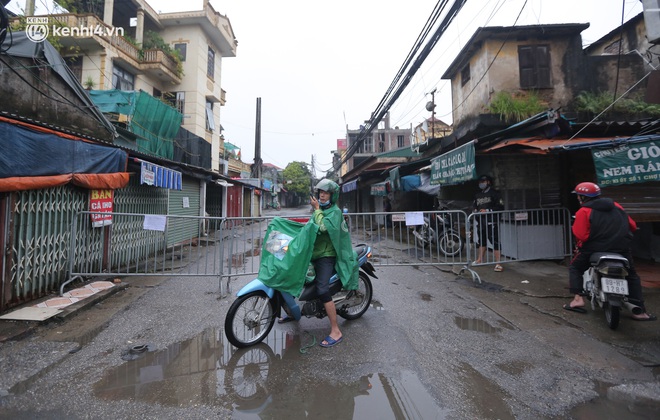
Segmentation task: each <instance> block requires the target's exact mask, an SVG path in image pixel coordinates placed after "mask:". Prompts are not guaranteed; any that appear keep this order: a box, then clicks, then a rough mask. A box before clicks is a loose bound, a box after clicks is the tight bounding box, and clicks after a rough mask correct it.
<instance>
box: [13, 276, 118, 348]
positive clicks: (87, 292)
mask: <svg viewBox="0 0 660 420" xmlns="http://www.w3.org/2000/svg"><path fill="white" fill-rule="evenodd" d="M128 286H129V285H128V284H127V283H122V282H121V281H120V282H118V283H117V282H113V281H98V280H95V281H91V282H89V283H86V284H84V285H81V286H80V287H77V288H75V289H71V290H69V291H68V292H66V293H64V294H63V296H53V297H49V298H45V299H41V300H39V301H37V302H30V303H28V304H26V305H22V306H19V307H17V308H13V309H12V310H10V311H9V312H7V313H5V314H3V315H2V316H0V343H2V342H5V341H14V340H20V339H21V338H23V337H25V336H27V335H29V334H30V333H31V332H32V331H33V330H34V329H35V328H37V327H38V326H39V325H41V324H43V323H46V322H50V321H52V320H58V321H62V320H64V319H66V318H68V317H69V316H72V315H75V314H76V313H77V312H78V311H81V310H83V309H86V308H89V307H90V306H92V305H95V304H96V303H98V302H100V301H102V300H104V299H106V298H108V297H109V296H112V295H113V294H115V293H117V292H119V291H120V290H124V289H126V288H127V287H128Z"/></svg>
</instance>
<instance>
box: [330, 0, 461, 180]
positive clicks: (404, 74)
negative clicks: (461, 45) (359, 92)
mask: <svg viewBox="0 0 660 420" xmlns="http://www.w3.org/2000/svg"><path fill="white" fill-rule="evenodd" d="M465 2H466V0H455V1H454V3H453V5H452V6H451V7H450V8H449V10H448V12H447V14H446V15H445V18H444V19H443V21H442V22H441V23H440V24H439V25H438V27H437V29H436V30H435V32H434V33H433V34H432V35H431V38H430V39H429V41H428V42H427V43H426V45H425V46H424V48H422V49H421V52H419V54H418V55H417V57H416V58H415V54H417V52H418V51H419V50H420V48H421V47H422V43H423V42H424V40H425V39H426V38H427V37H428V36H429V34H430V32H431V29H432V28H433V27H434V26H435V24H436V23H437V21H438V19H439V18H440V15H441V14H442V12H443V10H444V9H445V7H446V6H447V3H448V0H439V1H438V3H437V4H436V6H435V8H434V9H433V12H432V13H431V16H430V17H429V19H428V20H427V22H426V25H425V26H424V28H423V29H422V32H421V33H420V34H419V36H418V37H417V41H416V42H415V45H414V46H413V48H412V49H411V50H410V52H409V53H408V56H407V57H406V59H405V60H404V63H403V65H402V66H401V68H400V69H399V71H398V72H397V74H396V76H395V77H394V80H393V81H392V83H391V84H390V86H389V88H388V89H387V92H385V95H384V96H383V98H382V99H381V100H380V103H379V104H378V106H377V107H376V110H375V111H374V112H373V113H372V114H371V118H370V119H369V121H368V122H367V124H366V125H365V127H364V129H362V131H360V133H359V134H358V137H357V140H356V141H355V143H353V144H351V145H350V146H349V148H348V150H346V155H345V156H344V157H343V158H342V159H341V161H340V162H338V163H337V164H336V165H335V167H334V169H335V170H338V169H339V168H340V167H341V165H343V164H344V163H345V162H347V161H348V160H349V159H350V158H351V157H352V156H353V154H354V153H355V152H356V151H357V150H358V149H359V148H360V146H361V145H362V143H364V141H365V140H366V139H367V137H368V136H369V135H370V134H371V132H372V131H373V130H374V128H375V127H376V126H377V125H378V122H379V121H380V120H381V119H382V118H383V116H384V115H385V114H386V113H387V111H389V109H390V108H391V107H392V105H393V104H394V102H396V100H397V99H398V98H399V96H400V95H401V93H402V92H403V90H404V89H405V88H406V86H408V84H409V83H410V81H411V80H412V78H413V76H414V75H415V73H417V70H419V68H420V66H421V65H422V63H423V62H424V60H425V59H426V57H428V55H429V54H430V53H431V50H433V47H434V46H435V44H436V43H437V42H438V40H439V39H440V37H441V36H442V35H443V34H444V33H445V30H446V29H447V27H448V26H449V24H450V23H451V22H452V21H453V20H454V18H455V17H456V15H457V14H458V12H459V11H460V10H461V8H462V7H463V5H464V4H465ZM413 58H414V61H413ZM406 69H407V70H406Z"/></svg>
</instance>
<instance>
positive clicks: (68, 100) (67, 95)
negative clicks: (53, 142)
mask: <svg viewBox="0 0 660 420" xmlns="http://www.w3.org/2000/svg"><path fill="white" fill-rule="evenodd" d="M5 61H9V62H11V68H12V70H9V69H8V68H5V70H4V71H0V92H2V98H3V100H2V101H0V111H5V112H8V113H10V114H16V115H20V116H22V117H27V118H32V119H34V120H36V121H40V122H44V123H49V124H52V125H55V126H58V127H62V128H67V129H70V130H71V131H73V132H75V133H81V134H85V135H88V136H91V137H94V138H97V139H99V140H105V141H112V135H111V133H110V132H109V131H108V130H107V129H105V128H103V127H102V126H101V125H100V123H99V121H98V120H97V119H96V118H94V117H92V116H90V114H89V113H86V112H81V109H82V107H83V106H85V105H84V104H83V103H82V101H81V100H80V99H79V98H78V96H77V95H76V94H75V93H74V92H73V91H71V88H70V87H69V85H68V84H66V83H65V82H64V81H63V80H62V79H61V78H60V76H59V75H58V74H57V73H55V72H54V71H53V70H52V69H51V68H50V67H40V68H36V67H35V66H34V63H35V62H34V61H33V60H31V59H27V58H19V57H11V58H7V57H6V56H5ZM17 73H18V74H17ZM19 75H20V77H19ZM21 78H23V79H24V80H21ZM42 92H43V93H42ZM62 96H64V98H62ZM72 104H73V105H72Z"/></svg>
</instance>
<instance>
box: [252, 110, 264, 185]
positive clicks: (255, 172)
mask: <svg viewBox="0 0 660 420" xmlns="http://www.w3.org/2000/svg"><path fill="white" fill-rule="evenodd" d="M261 162H262V161H261V98H257V121H256V124H255V128H254V163H253V164H252V178H257V179H259V180H261Z"/></svg>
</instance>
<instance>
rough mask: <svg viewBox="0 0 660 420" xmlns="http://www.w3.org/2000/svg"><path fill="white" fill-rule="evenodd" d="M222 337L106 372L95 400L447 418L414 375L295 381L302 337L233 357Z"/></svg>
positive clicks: (215, 333)
mask: <svg viewBox="0 0 660 420" xmlns="http://www.w3.org/2000/svg"><path fill="white" fill-rule="evenodd" d="M224 341H225V339H224V334H223V332H222V330H220V329H218V330H216V329H209V330H205V331H204V332H203V333H202V334H200V335H198V336H197V337H194V338H192V339H190V340H187V341H183V342H180V343H175V344H173V345H171V346H169V347H168V348H166V349H164V350H160V351H154V352H148V353H146V354H144V356H143V357H141V358H139V359H137V360H132V361H128V362H126V363H123V364H122V365H120V366H118V367H116V368H114V369H112V370H110V371H108V372H106V374H105V375H104V377H103V378H102V379H101V380H99V381H98V382H97V383H96V384H95V385H94V395H95V396H96V397H98V398H102V399H105V400H111V401H121V400H134V401H142V402H145V403H149V404H153V403H158V404H163V405H167V406H172V407H195V406H196V405H200V404H204V405H211V406H219V407H223V408H225V409H228V410H231V411H232V412H233V416H232V417H233V418H241V419H247V418H254V419H259V418H263V417H268V418H284V417H291V416H293V417H294V418H298V417H300V418H309V417H311V418H322V417H327V414H328V413H333V414H332V416H333V417H334V418H349V419H350V418H379V419H395V418H396V419H398V418H436V419H442V418H446V417H447V416H448V414H449V411H448V410H445V409H442V408H440V407H438V406H437V404H436V402H435V400H434V399H433V397H432V396H431V395H430V394H429V393H428V392H427V391H426V389H425V388H424V385H423V384H422V383H421V382H420V380H419V379H418V378H417V377H416V375H415V373H413V372H411V371H405V370H404V371H402V372H401V374H400V376H397V377H396V378H393V377H389V376H387V375H384V374H382V373H373V374H369V375H365V376H361V377H357V375H355V378H352V379H348V380H347V381H344V382H335V381H333V382H330V381H325V380H318V379H315V378H296V377H292V376H291V371H292V368H293V366H294V365H295V364H297V363H313V360H312V359H309V355H301V354H300V347H301V342H300V336H299V335H294V334H293V333H292V332H285V331H282V332H280V333H279V334H277V333H276V334H271V335H270V336H269V337H268V341H267V342H264V343H260V344H258V345H256V346H252V347H249V348H246V349H240V350H236V349H234V348H233V347H232V346H231V345H229V344H225V343H224Z"/></svg>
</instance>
